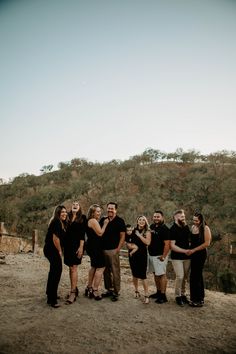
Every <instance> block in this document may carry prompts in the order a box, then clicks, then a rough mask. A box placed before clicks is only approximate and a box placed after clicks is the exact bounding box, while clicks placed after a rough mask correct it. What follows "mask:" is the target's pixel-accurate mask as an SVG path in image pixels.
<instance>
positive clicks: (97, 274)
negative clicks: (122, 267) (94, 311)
mask: <svg viewBox="0 0 236 354" xmlns="http://www.w3.org/2000/svg"><path fill="white" fill-rule="evenodd" d="M104 270H105V267H103V268H96V271H95V274H94V278H93V288H94V290H98V288H99V286H100V284H101V281H102V275H103V272H104Z"/></svg>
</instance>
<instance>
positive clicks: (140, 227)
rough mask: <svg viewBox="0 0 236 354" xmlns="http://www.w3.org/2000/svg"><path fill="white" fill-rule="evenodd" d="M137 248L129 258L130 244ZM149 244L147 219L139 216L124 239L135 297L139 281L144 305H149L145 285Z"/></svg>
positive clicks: (137, 293)
mask: <svg viewBox="0 0 236 354" xmlns="http://www.w3.org/2000/svg"><path fill="white" fill-rule="evenodd" d="M132 243H134V244H136V245H137V246H138V249H137V251H136V252H135V253H134V254H133V255H132V256H130V252H131V250H132V246H131V244H132ZM150 243H151V232H150V229H149V224H148V221H147V218H146V217H145V216H143V215H140V216H139V217H138V218H137V225H136V227H135V228H134V230H133V232H132V234H131V235H130V236H129V238H126V245H127V248H128V251H129V263H130V268H131V272H132V276H133V284H134V289H135V297H136V298H139V297H140V293H139V290H138V280H139V279H141V281H142V283H143V289H144V301H143V303H144V304H148V303H149V296H148V283H147V246H149V245H150Z"/></svg>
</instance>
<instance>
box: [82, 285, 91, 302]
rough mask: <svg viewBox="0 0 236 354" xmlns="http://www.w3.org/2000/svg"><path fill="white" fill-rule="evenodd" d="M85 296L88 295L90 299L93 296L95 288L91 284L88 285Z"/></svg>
mask: <svg viewBox="0 0 236 354" xmlns="http://www.w3.org/2000/svg"><path fill="white" fill-rule="evenodd" d="M84 296H86V297H88V298H89V299H92V298H93V288H92V287H90V286H87V287H86V288H85V291H84Z"/></svg>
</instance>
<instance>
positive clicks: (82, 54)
mask: <svg viewBox="0 0 236 354" xmlns="http://www.w3.org/2000/svg"><path fill="white" fill-rule="evenodd" d="M235 38H236V1H233V0H162V1H161V0H83V1H81V0H20V1H19V0H18V1H17V0H15V1H14V0H5V1H3V0H2V1H1V0H0V53H1V55H0V64H1V65H0V122H1V139H0V149H1V165H0V178H5V179H8V178H10V177H14V176H17V175H19V174H21V173H29V174H31V173H32V174H39V173H40V168H41V167H42V166H44V165H48V164H53V165H54V166H55V167H56V166H57V164H58V163H59V162H61V161H64V162H65V161H70V160H71V159H73V158H75V157H80V158H87V159H88V160H90V161H100V162H102V161H109V160H112V159H120V160H124V159H128V158H129V157H130V156H133V155H136V154H140V153H141V152H143V151H144V150H145V149H146V148H148V147H152V148H154V149H159V150H161V151H166V152H173V151H175V150H176V149H177V148H178V147H182V148H183V149H184V150H188V149H196V150H199V151H200V152H202V153H205V154H208V153H211V152H216V151H219V150H223V149H225V150H236V139H235V115H236V40H235Z"/></svg>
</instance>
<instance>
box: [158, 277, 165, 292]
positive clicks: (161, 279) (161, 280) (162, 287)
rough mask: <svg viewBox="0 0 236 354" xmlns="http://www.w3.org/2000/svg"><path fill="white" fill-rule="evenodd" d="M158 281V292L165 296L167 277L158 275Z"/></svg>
mask: <svg viewBox="0 0 236 354" xmlns="http://www.w3.org/2000/svg"><path fill="white" fill-rule="evenodd" d="M159 280H160V290H161V293H162V294H165V292H166V287H167V277H166V274H163V275H160V276H159Z"/></svg>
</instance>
